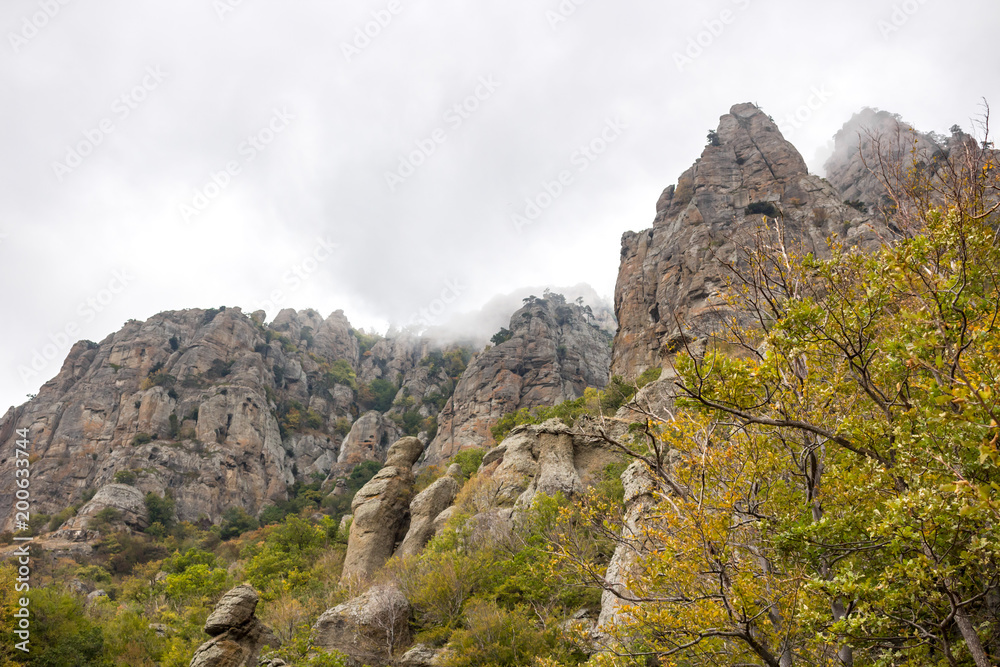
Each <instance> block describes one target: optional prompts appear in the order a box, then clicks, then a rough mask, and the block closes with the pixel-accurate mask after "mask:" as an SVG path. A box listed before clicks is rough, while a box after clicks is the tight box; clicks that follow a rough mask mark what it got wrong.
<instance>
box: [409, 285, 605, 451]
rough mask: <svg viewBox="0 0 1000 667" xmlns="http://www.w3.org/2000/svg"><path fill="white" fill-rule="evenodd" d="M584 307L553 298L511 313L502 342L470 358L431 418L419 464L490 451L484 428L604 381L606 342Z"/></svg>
mask: <svg viewBox="0 0 1000 667" xmlns="http://www.w3.org/2000/svg"><path fill="white" fill-rule="evenodd" d="M588 317H589V316H588V313H587V312H586V309H585V308H583V307H581V306H578V305H576V304H572V303H566V301H565V299H564V298H563V297H561V296H560V295H558V294H550V295H548V296H547V297H546V298H543V299H534V300H532V301H530V302H529V303H527V304H526V305H525V306H524V307H523V308H521V309H520V310H518V311H517V312H516V313H514V316H513V317H512V318H511V320H510V329H509V331H510V334H511V335H510V338H509V340H507V341H505V342H502V343H500V344H499V345H496V346H495V347H493V348H491V349H489V350H487V351H485V352H483V353H482V354H480V355H479V356H478V357H476V358H475V360H473V362H472V363H471V364H470V365H469V367H468V368H467V369H466V371H465V373H464V374H463V375H462V378H461V380H459V382H458V385H457V386H456V387H455V393H454V395H453V396H452V397H451V398H450V399H449V400H448V402H447V404H446V405H445V407H444V410H442V411H441V414H440V415H439V417H438V424H439V426H438V432H437V436H436V437H435V438H434V441H433V442H432V443H431V444H430V447H429V448H428V452H427V457H426V461H427V462H428V463H438V462H440V461H443V460H445V459H448V458H449V457H451V456H453V455H454V454H455V453H456V452H458V451H459V450H460V449H464V448H467V447H487V448H488V447H492V446H493V445H495V444H496V443H495V442H494V440H493V436H492V435H491V434H490V426H492V425H493V424H495V423H496V421H497V420H498V419H500V417H502V416H503V415H505V414H507V413H509V412H514V411H516V410H519V409H521V408H532V407H536V406H539V405H555V404H556V403H561V402H562V401H565V400H570V399H574V398H577V397H579V396H581V395H583V390H584V389H586V388H587V387H597V388H601V387H603V386H604V385H605V384H606V383H607V381H608V367H609V363H610V358H611V354H610V352H611V351H610V349H609V348H608V342H609V336H608V334H607V333H605V332H604V331H602V330H601V329H600V328H598V327H597V326H594V325H592V324H591V323H590V322H589V320H588Z"/></svg>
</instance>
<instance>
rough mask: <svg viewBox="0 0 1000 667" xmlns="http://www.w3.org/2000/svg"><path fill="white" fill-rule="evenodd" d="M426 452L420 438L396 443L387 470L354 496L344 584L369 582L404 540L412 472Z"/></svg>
mask: <svg viewBox="0 0 1000 667" xmlns="http://www.w3.org/2000/svg"><path fill="white" fill-rule="evenodd" d="M423 450H424V446H423V443H421V442H420V440H418V439H417V438H414V437H407V438H403V439H401V440H398V441H396V443H395V444H393V445H392V447H390V448H389V452H388V455H387V457H386V461H385V466H384V467H383V468H382V469H381V470H379V471H378V473H376V474H375V476H374V477H373V478H372V479H371V480H369V482H368V483H367V484H365V485H364V486H363V487H361V490H360V491H358V493H357V494H356V495H355V496H354V500H353V502H352V503H351V513H352V515H353V517H354V518H353V520H352V521H351V532H350V535H349V537H348V540H347V554H346V555H345V556H344V569H343V573H342V575H341V583H342V584H354V583H357V582H364V581H367V580H368V579H369V578H370V577H371V576H372V575H373V574H374V573H375V571H376V570H378V569H379V568H380V567H382V565H384V564H385V562H386V561H387V560H389V558H390V557H391V556H392V554H393V552H394V551H395V550H396V546H397V545H398V544H399V543H400V541H402V539H403V538H404V537H405V535H406V531H407V530H408V529H409V525H410V501H411V500H412V498H413V470H412V468H413V464H414V463H416V461H417V459H418V458H419V457H420V454H421V453H422V452H423Z"/></svg>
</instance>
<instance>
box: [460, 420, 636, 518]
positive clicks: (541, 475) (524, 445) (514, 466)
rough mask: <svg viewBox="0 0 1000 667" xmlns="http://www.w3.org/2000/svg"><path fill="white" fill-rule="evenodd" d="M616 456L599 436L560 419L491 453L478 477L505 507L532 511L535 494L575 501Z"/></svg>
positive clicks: (516, 433)
mask: <svg viewBox="0 0 1000 667" xmlns="http://www.w3.org/2000/svg"><path fill="white" fill-rule="evenodd" d="M618 460H619V457H618V455H617V454H616V453H614V452H613V451H611V450H610V449H608V448H607V447H606V446H605V444H604V443H603V442H602V441H601V440H599V439H597V438H596V437H594V436H591V435H586V434H585V433H583V432H582V431H580V430H579V429H570V428H569V427H568V426H566V425H565V424H564V423H562V422H561V421H560V420H558V419H549V420H547V421H545V422H544V423H542V424H531V425H524V426H518V427H516V428H515V429H514V430H512V431H511V432H510V434H509V435H508V436H507V437H506V438H504V441H503V442H502V443H500V445H499V446H497V447H495V448H494V449H492V450H490V451H489V452H487V454H486V456H485V457H484V458H483V463H482V465H481V466H480V469H479V473H480V474H481V475H484V476H486V477H488V478H489V480H490V482H491V484H492V485H493V488H494V490H493V494H494V496H495V499H496V503H497V504H498V505H499V506H501V507H517V508H527V507H530V506H531V501H532V500H533V499H534V497H535V494H536V493H539V492H541V493H545V494H547V495H555V494H556V493H562V494H563V495H567V496H570V495H573V494H574V493H577V492H579V491H581V490H582V489H583V488H584V486H585V485H587V484H590V483H592V482H594V481H595V480H596V479H597V478H599V476H600V475H601V473H602V471H603V470H604V468H605V467H606V466H607V465H608V464H609V463H614V462H616V461H618Z"/></svg>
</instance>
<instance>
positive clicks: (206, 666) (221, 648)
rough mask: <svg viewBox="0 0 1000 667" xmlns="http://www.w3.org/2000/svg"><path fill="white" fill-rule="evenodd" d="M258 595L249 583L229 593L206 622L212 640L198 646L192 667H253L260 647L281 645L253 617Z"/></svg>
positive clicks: (269, 631)
mask: <svg viewBox="0 0 1000 667" xmlns="http://www.w3.org/2000/svg"><path fill="white" fill-rule="evenodd" d="M258 600H259V596H258V595H257V591H255V590H254V589H253V587H252V586H250V585H249V584H242V585H240V586H237V587H236V588H233V589H232V590H230V591H228V592H227V593H226V594H225V595H223V596H222V598H221V599H220V600H219V602H218V603H217V604H216V606H215V609H214V610H213V611H212V613H211V614H210V615H209V617H208V619H207V620H206V621H205V633H206V634H208V635H209V636H210V637H212V639H210V640H208V641H207V642H205V643H204V644H202V645H201V646H199V647H198V650H197V651H195V653H194V657H193V658H192V659H191V667H256V665H257V656H258V655H259V653H260V651H261V649H262V648H264V647H265V646H270V647H272V648H277V647H279V646H280V644H281V643H280V642H279V641H278V639H277V637H275V636H274V633H273V632H271V630H270V628H268V627H267V626H265V625H264V624H263V623H261V622H260V620H258V619H257V617H256V616H254V611H255V610H256V608H257V601H258Z"/></svg>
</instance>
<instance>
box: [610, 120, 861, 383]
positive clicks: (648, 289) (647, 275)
mask: <svg viewBox="0 0 1000 667" xmlns="http://www.w3.org/2000/svg"><path fill="white" fill-rule="evenodd" d="M716 134H717V140H716V141H715V142H714V144H713V145H709V146H706V147H705V150H704V151H703V152H702V154H701V157H700V158H699V159H698V160H697V161H696V162H695V164H694V166H692V167H691V168H690V169H688V170H687V171H685V172H684V173H683V174H682V175H681V176H680V178H679V179H678V181H677V184H676V185H675V186H673V185H672V186H670V187H668V188H667V189H666V190H664V192H663V194H662V195H661V197H660V199H659V201H658V202H657V204H656V217H655V219H654V220H653V227H652V228H651V229H648V230H645V231H643V232H639V233H636V232H626V233H625V234H624V236H623V237H622V249H621V266H620V269H619V273H618V282H617V286H616V288H615V313H616V315H617V316H618V323H619V330H618V334H617V335H616V336H615V343H614V352H613V355H612V357H613V358H612V361H611V372H612V373H613V374H615V375H622V376H624V377H635V376H637V375H638V374H639V373H641V372H642V371H643V370H645V369H647V368H650V367H654V366H663V365H664V364H665V361H666V359H667V358H668V357H669V356H670V355H671V354H673V353H674V352H676V351H677V350H678V349H680V347H681V345H682V341H683V338H682V335H688V336H689V337H693V338H699V337H704V336H706V335H708V334H710V333H712V332H713V331H716V330H718V328H719V327H720V326H721V325H722V322H723V321H724V320H725V318H727V317H728V316H730V315H732V314H734V313H733V312H732V311H731V310H730V309H729V308H728V307H727V305H726V303H725V300H724V293H725V290H726V280H727V277H728V276H729V275H730V273H729V271H728V269H726V267H725V265H724V263H736V264H739V262H740V259H741V257H740V253H739V247H740V245H742V244H743V243H745V242H746V240H747V239H748V238H749V236H750V235H751V234H752V233H753V232H754V230H755V229H756V228H757V227H758V226H759V225H760V224H761V220H762V218H763V213H747V212H746V211H747V207H748V206H750V205H751V204H754V205H755V207H762V208H763V209H765V210H766V209H767V208H768V205H770V206H773V207H774V208H773V209H770V211H771V213H770V214H769V215H773V214H774V212H777V213H778V215H779V216H780V217H781V219H782V224H783V227H784V230H785V238H786V239H787V240H788V242H789V244H790V245H791V246H792V247H793V248H799V249H801V250H802V251H805V252H815V253H817V254H819V255H824V254H826V252H827V245H826V239H827V238H828V237H830V236H831V235H833V234H837V235H838V236H839V238H840V239H842V240H845V241H846V242H847V243H848V244H855V243H869V242H873V241H874V238H875V234H874V232H875V226H876V223H875V222H874V219H873V217H872V216H869V215H867V214H864V213H861V212H860V211H858V210H856V209H854V208H851V207H850V206H847V205H846V204H845V203H844V197H843V195H842V194H841V193H840V192H838V191H837V189H836V188H835V187H834V186H833V185H831V184H830V183H827V182H826V181H824V180H823V179H821V178H819V177H817V176H814V175H812V174H809V173H808V171H807V169H806V164H805V162H804V161H803V159H802V157H801V156H800V155H799V153H798V151H797V150H796V149H795V147H794V146H792V145H791V144H790V143H788V142H787V141H785V139H784V138H782V136H781V133H780V132H779V131H778V128H777V126H776V125H775V124H774V123H773V122H772V121H771V120H770V119H769V118H768V116H767V114H765V113H764V112H762V111H761V110H760V109H758V108H757V107H755V106H754V105H752V104H737V105H735V106H734V107H733V108H732V109H731V110H730V112H729V113H728V114H726V115H724V116H722V118H721V119H720V121H719V127H718V130H717V131H716ZM769 220H770V224H771V225H773V224H774V218H773V217H771V218H769Z"/></svg>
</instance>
